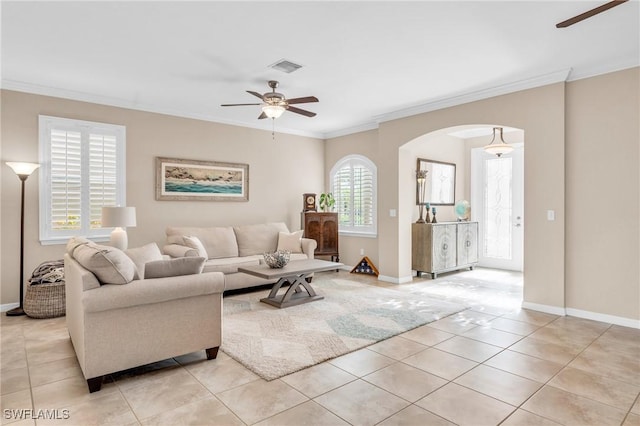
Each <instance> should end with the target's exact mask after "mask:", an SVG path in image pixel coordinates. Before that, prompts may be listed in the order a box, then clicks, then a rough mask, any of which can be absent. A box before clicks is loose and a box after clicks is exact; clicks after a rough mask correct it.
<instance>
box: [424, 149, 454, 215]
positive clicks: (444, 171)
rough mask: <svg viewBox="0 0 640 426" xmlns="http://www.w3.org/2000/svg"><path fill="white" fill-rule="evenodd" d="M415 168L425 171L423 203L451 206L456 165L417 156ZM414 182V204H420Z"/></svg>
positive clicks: (452, 203)
mask: <svg viewBox="0 0 640 426" xmlns="http://www.w3.org/2000/svg"><path fill="white" fill-rule="evenodd" d="M416 170H426V171H427V181H426V188H425V197H424V200H425V204H426V203H429V204H430V205H431V206H453V205H454V204H455V200H456V165H455V164H454V163H445V162H443V161H435V160H428V159H426V158H418V161H417V165H416ZM419 200H420V198H419V197H418V183H417V182H416V205H420V201H419Z"/></svg>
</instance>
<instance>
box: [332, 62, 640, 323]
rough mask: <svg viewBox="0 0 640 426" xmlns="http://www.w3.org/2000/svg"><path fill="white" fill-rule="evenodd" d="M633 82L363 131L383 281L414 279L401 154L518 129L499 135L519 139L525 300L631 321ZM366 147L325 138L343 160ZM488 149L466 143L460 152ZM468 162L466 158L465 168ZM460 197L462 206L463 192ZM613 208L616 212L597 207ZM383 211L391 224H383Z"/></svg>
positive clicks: (476, 105)
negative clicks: (483, 128)
mask: <svg viewBox="0 0 640 426" xmlns="http://www.w3.org/2000/svg"><path fill="white" fill-rule="evenodd" d="M639 74H640V69H639V68H633V69H629V70H624V71H620V72H615V73H611V74H607V75H603V76H598V77H593V78H589V79H584V80H579V81H575V82H571V83H567V84H564V83H557V84H552V85H548V86H544V87H540V88H536V89H531V90H526V91H521V92H517V93H512V94H509V95H504V96H499V97H495V98H491V99H486V100H482V101H478V102H473V103H469V104H465V105H460V106H456V107H452V108H446V109H442V110H438V111H433V112H429V113H425V114H420V115H416V116H412V117H407V118H404V119H399V120H394V121H390V122H386V123H381V124H380V127H379V129H378V131H377V132H374V133H376V134H372V131H369V132H367V136H366V139H367V140H369V141H370V142H371V143H374V141H375V140H376V139H377V146H378V152H377V158H378V162H377V163H376V164H377V165H378V213H379V217H378V222H379V227H378V239H377V244H378V252H379V259H380V263H379V265H378V266H379V269H380V271H381V275H383V276H386V277H388V278H393V279H396V280H398V281H403V280H405V279H406V277H408V276H409V275H410V258H411V257H410V247H411V243H410V224H411V222H412V221H413V220H414V219H415V216H416V212H415V205H413V204H412V201H411V198H412V197H413V196H414V192H413V191H415V189H414V188H413V184H412V183H411V182H410V181H411V177H407V174H406V173H404V172H405V171H406V170H403V169H402V165H405V167H406V165H408V164H410V162H411V161H413V158H412V153H411V152H410V151H408V150H406V149H400V147H402V146H403V145H404V144H406V143H407V142H409V141H414V140H416V138H422V137H428V136H429V134H430V133H431V132H436V134H437V132H438V130H439V129H445V128H450V127H454V126H459V125H478V124H480V125H502V126H509V127H516V128H519V129H522V130H520V131H518V132H516V133H513V134H510V133H508V134H506V135H505V138H506V139H507V140H508V141H510V142H514V140H512V139H510V138H513V137H515V138H516V139H517V140H516V141H515V142H520V141H522V140H524V141H526V143H525V146H526V148H525V217H526V218H527V226H526V228H525V259H524V262H525V265H524V277H525V294H524V301H525V302H527V303H529V304H531V305H536V304H537V305H545V306H547V307H556V308H560V309H564V308H566V309H568V310H569V312H570V313H571V312H574V313H580V312H578V311H586V312H587V314H589V313H595V314H604V315H611V316H614V317H620V318H626V319H632V320H636V321H637V320H639V319H640V270H639V268H640V266H639V264H640V225H639V223H640V176H639V172H638V164H640V152H639V151H640V149H639V145H640V142H639V141H640V129H639V124H638V121H639V116H640V106H639V105H640V99H639V92H640V90H639ZM565 92H566V93H565ZM565 121H566V126H565ZM423 135H427V136H423ZM363 138H364V136H363V135H362V134H356V135H351V136H349V137H343V138H336V139H330V140H328V141H327V146H328V147H329V146H332V144H337V143H338V142H340V149H341V150H342V151H349V150H350V149H355V148H354V147H355V146H360V144H361V143H362V139H363ZM486 143H488V140H487V139H486V138H476V139H470V140H467V141H466V146H467V147H466V150H467V151H470V149H471V148H473V147H476V146H482V145H484V144H486ZM352 145H353V146H352ZM565 149H566V160H565ZM469 164H470V159H469V158H466V159H465V167H464V170H465V171H470V169H469ZM414 167H415V166H414ZM329 168H330V164H327V173H328V169H329ZM467 179H468V176H467ZM464 188H465V189H464V193H465V197H466V198H467V199H469V190H470V187H469V185H465V187H464ZM456 198H460V197H458V196H456ZM612 205H613V206H620V207H619V208H617V209H615V210H614V211H612V210H611V209H610V208H609V207H606V208H599V206H612ZM389 209H397V211H398V216H397V217H395V218H393V217H390V216H389V214H388V212H389ZM547 210H555V212H556V220H555V221H547V219H546V211H547ZM565 211H566V212H567V214H566V215H565ZM565 257H566V263H565ZM565 295H566V297H565Z"/></svg>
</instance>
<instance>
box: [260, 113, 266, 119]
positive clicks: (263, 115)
mask: <svg viewBox="0 0 640 426" xmlns="http://www.w3.org/2000/svg"><path fill="white" fill-rule="evenodd" d="M263 118H267V114H265V113H264V112H263V113H262V114H260V115H259V116H258V120H262V119H263Z"/></svg>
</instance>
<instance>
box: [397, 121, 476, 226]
mask: <svg viewBox="0 0 640 426" xmlns="http://www.w3.org/2000/svg"><path fill="white" fill-rule="evenodd" d="M400 149H401V150H407V151H409V152H408V154H409V155H408V156H407V155H404V156H403V157H405V158H404V159H405V161H406V163H401V164H400V167H399V170H400V171H401V177H400V178H401V179H402V183H401V185H403V186H404V185H407V186H412V185H413V186H414V188H415V185H416V175H415V171H416V167H417V164H416V163H417V159H418V158H424V159H428V160H434V161H443V162H446V163H453V164H455V165H456V189H455V200H462V199H463V198H464V194H465V191H466V190H467V188H466V186H467V180H468V179H467V170H466V165H465V153H466V150H465V143H464V140H463V139H459V138H456V137H453V136H449V135H446V134H439V132H436V133H435V134H434V133H431V134H428V135H424V136H420V137H418V138H416V139H414V140H413V141H411V142H409V143H407V144H405V145H403V146H402V147H401V148H400ZM407 157H408V158H407ZM427 181H428V179H427ZM410 198H411V200H409V204H408V205H407V208H408V209H409V210H410V211H411V222H412V223H413V222H415V221H416V220H418V218H419V217H420V213H419V210H418V206H416V199H415V190H414V193H413V196H411V197H410ZM426 201H429V200H426ZM433 207H436V218H437V220H438V222H451V221H456V220H457V217H456V214H455V211H454V207H453V206H433ZM425 214H426V213H425Z"/></svg>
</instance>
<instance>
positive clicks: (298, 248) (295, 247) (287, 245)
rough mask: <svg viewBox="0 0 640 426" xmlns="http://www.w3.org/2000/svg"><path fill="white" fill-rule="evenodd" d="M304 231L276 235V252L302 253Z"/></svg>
mask: <svg viewBox="0 0 640 426" xmlns="http://www.w3.org/2000/svg"><path fill="white" fill-rule="evenodd" d="M303 233H304V231H296V232H292V233H288V232H280V233H279V234H278V250H289V251H290V252H291V253H302V234H303Z"/></svg>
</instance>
